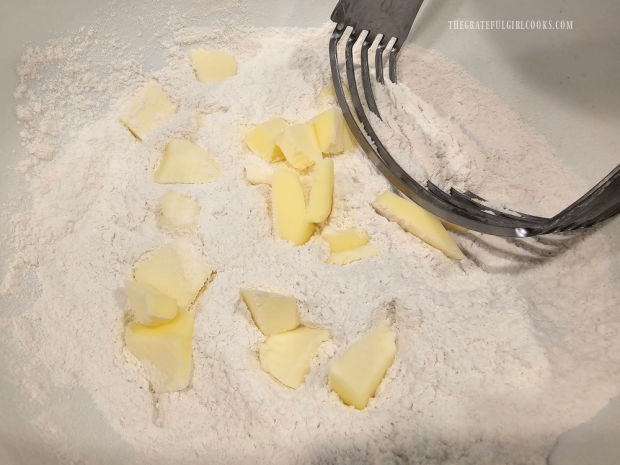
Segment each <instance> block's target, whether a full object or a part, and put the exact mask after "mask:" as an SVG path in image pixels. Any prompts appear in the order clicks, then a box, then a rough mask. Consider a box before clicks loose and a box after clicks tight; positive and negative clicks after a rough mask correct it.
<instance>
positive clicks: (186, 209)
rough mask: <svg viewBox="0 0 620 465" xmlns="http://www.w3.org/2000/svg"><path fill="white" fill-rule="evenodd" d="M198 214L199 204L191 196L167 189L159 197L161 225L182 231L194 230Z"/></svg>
mask: <svg viewBox="0 0 620 465" xmlns="http://www.w3.org/2000/svg"><path fill="white" fill-rule="evenodd" d="M199 214H200V205H199V204H198V202H196V201H195V200H194V199H192V198H191V197H188V196H186V195H182V194H179V193H178V192H176V191H168V192H166V193H165V194H164V196H163V197H162V199H161V219H160V222H161V224H162V226H165V227H169V228H176V229H180V230H183V231H189V232H191V231H194V230H195V229H196V223H197V221H198V215H199Z"/></svg>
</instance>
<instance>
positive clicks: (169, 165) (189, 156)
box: [155, 139, 222, 184]
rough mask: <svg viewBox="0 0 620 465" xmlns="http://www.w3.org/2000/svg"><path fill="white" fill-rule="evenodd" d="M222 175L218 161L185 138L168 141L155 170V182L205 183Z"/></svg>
mask: <svg viewBox="0 0 620 465" xmlns="http://www.w3.org/2000/svg"><path fill="white" fill-rule="evenodd" d="M221 177H222V168H221V166H220V164H219V163H218V161H217V160H216V159H215V158H213V157H212V156H211V155H209V153H207V151H206V150H204V149H203V148H202V147H200V146H198V145H196V144H194V143H193V142H190V141H188V140H185V139H172V140H171V141H170V142H168V145H167V146H166V148H165V149H164V156H163V158H162V161H161V164H160V165H159V168H158V169H157V171H156V172H155V182H157V183H159V184H204V183H208V182H213V181H216V180H218V179H220V178H221Z"/></svg>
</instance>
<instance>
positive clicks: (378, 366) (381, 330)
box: [329, 323, 396, 410]
mask: <svg viewBox="0 0 620 465" xmlns="http://www.w3.org/2000/svg"><path fill="white" fill-rule="evenodd" d="M395 356H396V342H395V340H394V335H393V334H392V331H391V330H390V328H389V326H388V325H387V324H385V323H382V324H380V325H378V326H376V327H375V328H373V329H372V330H371V331H370V332H368V333H367V334H365V335H364V336H362V337H361V339H359V340H358V341H357V342H355V343H354V344H353V345H352V346H351V347H350V348H349V350H347V351H346V352H345V354H344V355H343V356H342V357H341V358H340V359H339V360H337V361H336V362H334V363H332V365H331V367H330V368H329V384H330V387H331V389H332V390H333V391H334V392H335V393H336V394H338V396H339V397H340V399H342V401H343V402H344V403H345V404H347V405H352V406H353V407H355V408H357V409H360V410H361V409H363V408H365V407H366V406H367V405H368V401H369V400H370V398H371V397H373V396H374V395H375V392H376V391H377V388H378V387H379V384H381V381H382V380H383V378H384V377H385V374H386V372H387V370H388V368H390V366H391V365H392V362H394V357H395Z"/></svg>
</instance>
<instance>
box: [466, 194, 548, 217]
mask: <svg viewBox="0 0 620 465" xmlns="http://www.w3.org/2000/svg"><path fill="white" fill-rule="evenodd" d="M457 192H459V194H460V195H464V196H466V197H469V198H470V199H471V200H474V201H479V202H486V199H485V198H483V197H480V196H479V195H477V194H474V193H473V192H472V191H464V192H460V191H457ZM485 208H489V207H487V206H486V205H485ZM489 209H490V210H493V211H496V212H497V213H501V214H503V215H511V214H510V213H505V212H500V211H499V210H495V209H492V208H489ZM514 216H515V217H517V218H519V219H525V220H531V221H536V222H539V223H544V222H545V221H549V218H543V217H542V216H536V215H528V214H526V213H521V212H515V213H514Z"/></svg>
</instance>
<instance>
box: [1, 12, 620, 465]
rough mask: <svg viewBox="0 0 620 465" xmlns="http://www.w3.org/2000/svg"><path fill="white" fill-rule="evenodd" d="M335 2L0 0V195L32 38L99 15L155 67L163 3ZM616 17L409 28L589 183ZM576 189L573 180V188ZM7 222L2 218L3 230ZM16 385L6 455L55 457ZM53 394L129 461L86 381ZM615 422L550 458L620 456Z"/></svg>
mask: <svg viewBox="0 0 620 465" xmlns="http://www.w3.org/2000/svg"><path fill="white" fill-rule="evenodd" d="M334 3H335V2H334V0H315V1H313V2H302V1H273V0H261V1H260V2H257V1H249V0H238V1H235V0H225V1H224V2H215V1H209V0H204V1H199V0H193V1H192V0H174V1H173V0H158V1H138V0H129V1H124V2H120V1H111V2H106V3H105V4H102V3H101V2H97V1H94V0H55V1H48V2H41V1H39V0H4V1H3V2H2V3H1V4H0V18H2V27H1V28H0V66H1V68H2V73H1V74H0V140H1V141H2V144H1V146H0V163H1V166H2V168H1V169H0V200H4V199H6V198H8V197H9V195H10V194H13V193H15V192H19V191H20V190H21V189H23V188H24V185H23V181H22V180H21V178H20V176H19V174H17V173H16V172H14V171H13V170H12V168H13V167H14V166H15V165H16V163H17V161H18V160H19V159H20V157H21V155H22V150H23V149H22V147H21V146H20V141H19V127H18V124H17V121H16V116H15V103H14V98H13V92H14V89H15V87H16V85H17V76H16V73H15V71H14V70H15V67H16V63H17V61H18V59H19V57H20V55H21V54H22V53H23V51H24V49H25V47H26V45H28V44H33V45H36V44H41V43H43V42H44V41H46V40H47V39H50V38H54V37H59V36H63V35H66V34H68V33H70V32H71V31H75V30H77V29H78V28H79V27H81V26H88V25H90V24H92V23H96V24H97V28H98V33H105V32H106V30H107V31H113V32H115V33H116V34H118V35H119V36H120V37H121V38H122V40H124V41H126V42H127V43H128V44H130V45H131V47H132V48H135V49H136V50H138V49H140V53H139V55H137V59H139V60H140V61H141V62H142V63H143V64H144V65H145V67H146V68H147V69H153V70H155V69H157V68H158V67H159V66H160V65H161V63H162V62H163V57H162V56H161V52H160V51H159V49H158V46H157V43H158V40H159V39H160V38H158V37H157V36H156V34H157V33H158V32H159V31H160V30H161V28H162V26H163V25H165V23H166V21H167V20H168V19H169V15H168V13H167V12H170V14H173V13H172V10H174V12H175V13H174V14H177V13H178V14H180V15H182V16H183V18H184V21H185V22H186V23H188V24H190V25H192V24H193V25H197V26H198V25H199V26H210V25H222V24H236V23H244V22H245V23H247V24H253V25H259V26H290V25H294V26H314V25H320V24H323V23H325V22H326V21H327V20H328V18H329V15H330V13H331V10H332V8H333V6H334ZM102 5H103V6H102ZM111 12H114V13H115V14H114V18H115V20H114V21H105V20H104V19H105V18H106V17H107V16H108V15H109V14H110V13H111ZM619 17H620V3H618V2H616V1H614V0H596V1H594V2H581V1H579V0H550V1H547V2H539V1H535V0H525V1H521V2H512V1H509V0H501V1H491V0H486V1H473V0H444V1H435V0H427V2H426V3H425V5H424V6H423V8H422V11H421V13H420V15H419V17H418V19H417V21H416V24H415V26H414V31H413V33H412V34H411V35H410V38H409V40H410V41H413V42H415V43H416V44H417V45H419V46H421V47H426V48H432V49H435V50H437V51H439V52H440V53H442V54H444V55H445V56H447V57H448V58H450V59H451V60H453V61H455V62H456V63H458V64H459V65H460V66H462V67H463V68H465V69H466V70H467V71H468V72H469V73H471V75H473V76H474V77H475V78H476V79H477V80H479V81H480V82H481V83H482V84H483V85H485V86H487V87H489V88H490V89H491V90H492V91H494V92H495V93H496V94H498V95H499V96H501V97H502V98H503V99H504V100H505V101H506V102H508V103H509V104H510V105H511V106H513V107H514V108H515V109H516V110H517V111H518V112H519V113H520V114H521V115H522V117H523V118H524V119H525V120H526V121H527V122H529V124H530V125H531V126H532V127H534V128H536V130H538V131H539V132H540V134H542V135H543V136H544V137H546V138H547V140H548V141H549V142H550V143H551V144H552V146H553V147H555V149H556V152H557V154H558V156H560V157H561V158H562V159H563V160H564V161H565V162H566V164H567V165H568V167H569V168H570V169H571V170H573V171H574V172H575V173H577V174H578V175H579V176H581V177H583V178H584V179H585V180H586V182H587V183H588V184H589V185H592V184H594V183H595V182H596V181H598V180H599V179H600V178H602V176H604V175H605V174H606V173H607V172H609V171H610V170H611V169H612V168H613V167H614V166H615V165H616V164H617V163H618V162H619V155H618V154H619V153H620V131H618V127H620V86H618V78H619V77H620V60H618V56H620V28H618V24H617V18H619ZM547 18H553V19H560V20H572V21H573V29H572V30H563V31H543V30H540V31H525V32H524V31H489V30H454V29H450V27H449V21H451V20H458V19H480V20H486V19H507V20H511V19H547ZM136 24H138V25H139V27H136ZM138 32H139V33H138ZM325 59H326V60H327V59H328V57H327V50H326V51H325ZM532 169H536V167H535V166H532ZM580 194H581V193H580V192H575V197H577V196H578V195H580ZM10 227H11V225H10V224H0V230H5V229H8V228H10ZM618 231H619V230H618V228H617V227H616V228H608V232H609V234H610V236H611V237H610V240H611V241H613V242H614V244H615V246H616V248H617V247H620V234H618ZM0 232H1V231H0ZM614 232H615V234H614ZM10 253H11V251H10V250H8V249H7V248H6V247H3V248H1V249H0V271H2V270H3V267H2V263H3V261H4V260H6V259H7V258H8V257H9V256H10ZM617 271H618V270H616V273H617ZM616 277H618V274H616ZM618 282H619V281H618V280H616V283H618ZM20 311H21V310H20V305H19V304H18V303H17V302H14V301H12V300H9V299H8V298H5V297H1V296H0V318H3V317H5V316H7V317H8V316H10V315H14V314H18V313H19V312H20ZM16 356H17V355H16V354H14V353H13V352H12V350H11V347H10V345H9V344H7V341H6V340H5V339H2V338H0V367H4V366H6V364H7V361H8V360H9V359H12V360H13V359H14V357H16ZM22 356H23V355H22ZM18 386H19V383H15V380H14V379H13V378H12V374H11V373H9V372H7V370H5V369H3V368H2V369H0V463H2V464H6V465H12V464H47V465H52V464H53V463H56V462H55V460H56V459H55V458H54V457H55V455H54V454H53V453H52V452H53V451H50V450H49V448H48V446H43V441H42V440H41V437H40V436H39V433H37V432H36V430H35V429H34V428H33V427H32V426H31V422H32V421H33V420H35V419H36V416H37V412H36V411H32V410H31V409H29V408H28V407H27V404H28V399H26V398H25V396H24V393H23V392H22V391H21V390H20V389H19V388H18ZM68 394H70V395H68ZM48 395H49V396H51V397H52V398H54V396H56V397H57V407H56V408H57V410H58V412H60V413H61V414H64V418H65V421H66V424H65V425H63V427H64V428H65V430H66V431H68V432H70V436H69V437H67V441H70V442H71V443H72V444H74V445H75V447H77V448H78V449H79V450H80V451H81V452H82V453H83V454H85V455H86V456H88V455H89V453H90V454H93V455H94V456H96V460H97V461H98V463H125V462H127V461H128V460H130V459H131V458H132V451H131V450H130V448H129V447H128V446H127V444H125V443H124V442H123V440H122V438H121V437H119V435H118V434H117V433H116V432H114V431H113V430H112V429H111V427H110V426H109V425H107V424H106V422H105V420H104V419H103V417H102V416H101V415H100V414H99V413H98V412H97V410H96V408H95V407H94V405H93V403H92V401H91V400H90V399H89V395H88V393H87V392H85V391H81V390H79V389H76V390H74V391H73V392H71V393H67V392H62V390H58V391H57V392H50V393H48ZM618 431H620V399H618V400H616V401H613V402H612V403H610V404H609V405H608V407H607V408H606V409H604V410H603V411H601V412H600V413H599V414H598V415H597V416H596V417H595V418H594V419H593V420H592V421H591V422H589V423H587V424H585V425H582V426H580V427H579V428H577V429H576V430H574V431H570V432H567V433H566V434H565V435H564V436H563V437H561V438H559V441H558V445H557V447H556V449H555V450H554V452H553V453H552V455H551V459H550V460H551V463H552V464H555V465H570V464H575V465H577V464H586V463H591V464H598V465H603V464H612V463H614V464H617V463H620V444H619V443H618V441H617V436H618Z"/></svg>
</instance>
